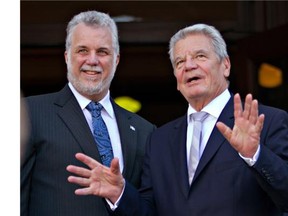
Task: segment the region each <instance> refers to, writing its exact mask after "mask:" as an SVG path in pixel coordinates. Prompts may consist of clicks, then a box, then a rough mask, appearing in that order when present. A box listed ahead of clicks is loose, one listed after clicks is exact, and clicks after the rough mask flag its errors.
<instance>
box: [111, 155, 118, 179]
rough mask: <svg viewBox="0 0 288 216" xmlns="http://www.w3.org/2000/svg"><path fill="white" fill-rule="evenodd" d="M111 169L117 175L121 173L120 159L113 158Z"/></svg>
mask: <svg viewBox="0 0 288 216" xmlns="http://www.w3.org/2000/svg"><path fill="white" fill-rule="evenodd" d="M110 169H111V172H112V173H114V174H116V175H117V174H119V173H120V165H119V159H118V158H113V160H112V161H111V165H110Z"/></svg>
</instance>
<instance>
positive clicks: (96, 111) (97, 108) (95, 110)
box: [86, 101, 103, 117]
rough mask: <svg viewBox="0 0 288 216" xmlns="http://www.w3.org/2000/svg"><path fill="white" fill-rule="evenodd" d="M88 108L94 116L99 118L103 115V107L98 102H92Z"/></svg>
mask: <svg viewBox="0 0 288 216" xmlns="http://www.w3.org/2000/svg"><path fill="white" fill-rule="evenodd" d="M86 108H87V109H88V110H89V111H90V112H91V114H92V116H94V117H97V116H100V115H101V110H102V109H103V106H102V105H101V104H100V103H98V102H94V101H91V102H90V103H89V104H88V105H87V107H86Z"/></svg>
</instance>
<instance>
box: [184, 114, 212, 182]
mask: <svg viewBox="0 0 288 216" xmlns="http://www.w3.org/2000/svg"><path fill="white" fill-rule="evenodd" d="M208 115H209V114H208V113H206V112H196V113H193V114H192V118H193V128H194V129H193V137H192V143H191V148H190V157H189V164H188V173H189V183H190V184H191V182H192V180H193V178H194V174H195V171H196V168H197V166H198V163H199V160H200V145H201V142H202V123H203V121H204V120H205V119H206V118H207V117H208Z"/></svg>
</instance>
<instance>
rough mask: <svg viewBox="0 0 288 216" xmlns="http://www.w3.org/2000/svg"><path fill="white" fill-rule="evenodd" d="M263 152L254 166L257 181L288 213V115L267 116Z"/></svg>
mask: <svg viewBox="0 0 288 216" xmlns="http://www.w3.org/2000/svg"><path fill="white" fill-rule="evenodd" d="M260 144H261V152H260V155H259V158H258V161H257V162H256V164H255V165H254V171H255V174H256V178H257V181H258V182H259V184H260V185H261V187H262V188H263V190H264V191H266V193H267V194H268V195H269V196H270V197H271V199H272V200H273V201H274V203H275V204H276V205H277V206H278V207H279V208H281V209H282V210H284V211H288V114H287V112H284V111H280V112H279V111H277V110H274V111H273V113H271V114H269V115H265V123H264V127H263V130H262V134H261V143H260Z"/></svg>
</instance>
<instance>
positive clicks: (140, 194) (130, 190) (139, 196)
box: [110, 139, 156, 216]
mask: <svg viewBox="0 0 288 216" xmlns="http://www.w3.org/2000/svg"><path fill="white" fill-rule="evenodd" d="M149 140H150V139H148V143H147V146H146V152H145V158H144V164H143V173H142V178H141V188H140V189H139V190H137V189H136V188H135V187H134V186H132V185H131V184H129V183H128V182H126V186H125V190H124V192H123V196H122V198H121V200H120V203H119V206H118V208H117V209H116V210H115V211H114V212H111V211H110V215H113V216H134V215H137V216H156V210H155V203H154V198H153V190H152V183H151V181H152V180H151V175H150V159H149V155H150V153H149V152H150V144H151V143H150V141H149Z"/></svg>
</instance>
